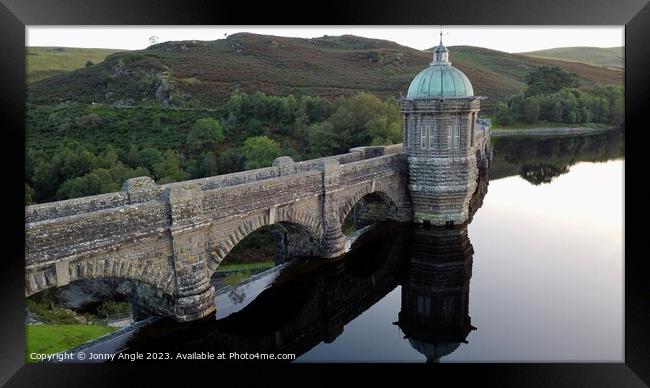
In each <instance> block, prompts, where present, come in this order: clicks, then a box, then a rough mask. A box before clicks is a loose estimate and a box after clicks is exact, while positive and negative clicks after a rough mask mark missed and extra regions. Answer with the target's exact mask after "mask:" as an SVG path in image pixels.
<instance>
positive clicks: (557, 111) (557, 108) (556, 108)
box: [551, 100, 562, 123]
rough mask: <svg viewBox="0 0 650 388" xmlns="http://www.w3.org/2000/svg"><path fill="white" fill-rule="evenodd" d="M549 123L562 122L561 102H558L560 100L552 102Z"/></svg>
mask: <svg viewBox="0 0 650 388" xmlns="http://www.w3.org/2000/svg"><path fill="white" fill-rule="evenodd" d="M551 121H553V122H556V123H560V122H562V102H560V100H555V101H553V108H552V110H551Z"/></svg>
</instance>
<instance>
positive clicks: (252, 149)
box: [242, 136, 280, 170]
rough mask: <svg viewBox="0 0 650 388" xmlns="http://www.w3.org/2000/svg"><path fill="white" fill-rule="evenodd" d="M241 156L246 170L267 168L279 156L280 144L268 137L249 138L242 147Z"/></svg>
mask: <svg viewBox="0 0 650 388" xmlns="http://www.w3.org/2000/svg"><path fill="white" fill-rule="evenodd" d="M242 155H243V156H244V160H245V163H244V168H246V169H247V170H251V169H255V168H261V167H268V166H270V165H271V164H272V163H273V160H274V159H275V158H277V157H278V156H280V144H278V143H277V142H276V141H275V140H273V139H271V138H269V137H268V136H255V137H249V138H248V139H246V141H244V145H243V146H242Z"/></svg>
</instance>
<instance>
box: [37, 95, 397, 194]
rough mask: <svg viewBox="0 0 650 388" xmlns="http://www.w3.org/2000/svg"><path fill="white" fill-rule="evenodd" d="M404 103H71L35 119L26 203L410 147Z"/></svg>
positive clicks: (358, 99)
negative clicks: (129, 182) (404, 143)
mask: <svg viewBox="0 0 650 388" xmlns="http://www.w3.org/2000/svg"><path fill="white" fill-rule="evenodd" d="M399 117H400V116H399V106H398V103H397V101H396V100H394V99H387V100H384V101H382V100H380V99H378V98H377V97H375V96H373V95H370V94H365V93H361V94H358V95H356V96H354V97H348V98H339V99H336V100H333V101H329V100H327V99H324V98H320V97H309V96H305V97H294V96H288V97H276V96H267V95H265V94H263V93H256V94H253V95H246V94H243V93H238V92H237V93H235V94H233V95H232V96H231V98H230V100H229V102H228V104H227V105H226V106H225V107H224V108H222V109H220V110H205V109H204V110H200V109H199V110H196V109H162V108H161V109H155V108H145V107H139V108H138V107H136V108H119V107H104V106H88V105H80V104H70V105H64V106H56V107H51V106H30V107H28V110H27V155H26V159H27V160H26V168H25V171H26V174H25V202H26V204H33V203H42V202H49V201H53V200H62V199H68V198H75V197H80V196H85V195H94V194H101V193H106V192H113V191H118V190H120V188H121V186H122V184H123V182H124V181H125V180H126V179H128V178H132V177H136V176H143V175H148V176H151V177H153V178H154V179H155V180H156V182H158V183H160V184H163V183H169V182H176V181H180V180H184V179H190V178H199V177H205V176H211V175H217V174H225V173H230V172H236V171H241V170H244V169H253V168H259V167H265V166H269V165H270V164H271V163H272V161H273V159H275V158H276V157H278V156H281V155H289V156H291V157H293V158H294V159H295V160H304V159H309V158H315V157H320V156H326V155H332V154H337V153H343V152H347V151H348V149H349V148H351V147H355V146H360V145H369V144H377V145H379V144H394V143H397V142H399V141H400V140H401V129H400V118H399Z"/></svg>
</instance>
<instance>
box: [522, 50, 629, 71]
mask: <svg viewBox="0 0 650 388" xmlns="http://www.w3.org/2000/svg"><path fill="white" fill-rule="evenodd" d="M521 54H523V55H527V56H530V57H537V58H547V59H560V60H564V61H573V62H582V63H586V64H590V65H595V66H606V67H612V68H617V69H623V67H624V63H625V48H624V47H622V46H621V47H559V48H552V49H548V50H539V51H531V52H527V53H521Z"/></svg>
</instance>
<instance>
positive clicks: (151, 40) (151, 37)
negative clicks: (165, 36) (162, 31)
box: [149, 35, 160, 46]
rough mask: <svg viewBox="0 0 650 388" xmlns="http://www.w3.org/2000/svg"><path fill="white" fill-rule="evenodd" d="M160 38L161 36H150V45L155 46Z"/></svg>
mask: <svg viewBox="0 0 650 388" xmlns="http://www.w3.org/2000/svg"><path fill="white" fill-rule="evenodd" d="M158 39H160V38H158V37H157V36H156V35H151V36H150V37H149V45H150V46H153V45H154V44H156V43H158Z"/></svg>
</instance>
